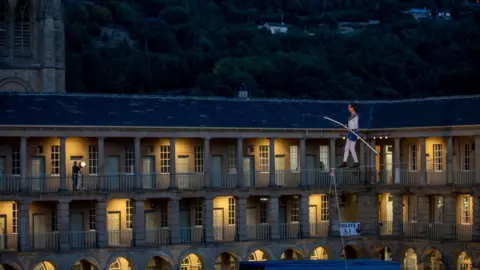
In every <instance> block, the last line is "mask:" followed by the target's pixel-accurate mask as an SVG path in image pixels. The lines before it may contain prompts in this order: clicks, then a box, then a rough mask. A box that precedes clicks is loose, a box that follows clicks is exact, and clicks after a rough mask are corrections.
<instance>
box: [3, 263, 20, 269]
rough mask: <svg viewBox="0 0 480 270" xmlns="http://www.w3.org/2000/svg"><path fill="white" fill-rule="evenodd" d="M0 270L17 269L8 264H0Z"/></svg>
mask: <svg viewBox="0 0 480 270" xmlns="http://www.w3.org/2000/svg"><path fill="white" fill-rule="evenodd" d="M0 270H17V269H16V268H15V267H13V266H11V265H9V264H0Z"/></svg>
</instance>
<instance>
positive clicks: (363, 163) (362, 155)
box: [358, 143, 368, 184]
mask: <svg viewBox="0 0 480 270" xmlns="http://www.w3.org/2000/svg"><path fill="white" fill-rule="evenodd" d="M359 145H360V146H359V148H360V151H359V156H358V162H359V165H360V182H361V183H363V184H368V183H367V175H366V174H365V172H366V171H368V170H366V168H368V167H367V164H368V157H367V152H366V151H365V144H364V143H360V144H359Z"/></svg>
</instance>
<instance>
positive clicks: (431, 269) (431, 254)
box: [423, 248, 445, 270]
mask: <svg viewBox="0 0 480 270" xmlns="http://www.w3.org/2000/svg"><path fill="white" fill-rule="evenodd" d="M423 264H424V265H425V268H424V269H425V270H427V269H428V270H444V269H445V267H444V266H443V262H442V253H440V251H438V250H437V249H435V248H432V249H430V250H428V251H427V252H425V257H424V259H423Z"/></svg>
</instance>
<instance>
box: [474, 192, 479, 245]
mask: <svg viewBox="0 0 480 270" xmlns="http://www.w3.org/2000/svg"><path fill="white" fill-rule="evenodd" d="M473 241H474V242H478V241H480V200H479V198H478V197H477V196H476V195H474V196H473Z"/></svg>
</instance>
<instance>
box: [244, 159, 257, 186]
mask: <svg viewBox="0 0 480 270" xmlns="http://www.w3.org/2000/svg"><path fill="white" fill-rule="evenodd" d="M253 162H254V159H253V157H252V156H246V157H243V177H245V186H246V187H253V186H255V177H254V176H255V169H254V168H255V166H254V163H253Z"/></svg>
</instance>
